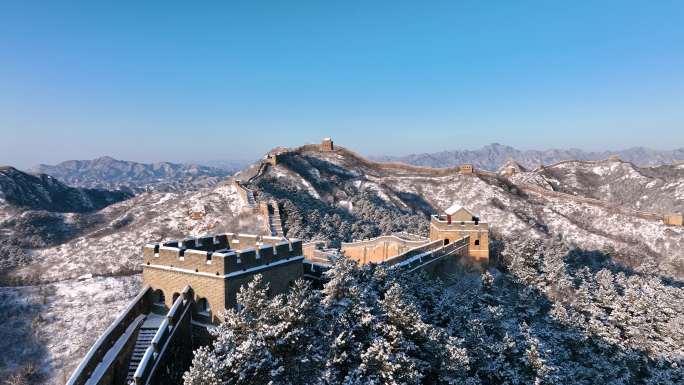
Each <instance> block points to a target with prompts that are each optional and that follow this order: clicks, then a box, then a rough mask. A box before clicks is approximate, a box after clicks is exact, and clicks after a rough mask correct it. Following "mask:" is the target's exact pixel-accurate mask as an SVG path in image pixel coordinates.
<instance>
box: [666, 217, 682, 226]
mask: <svg viewBox="0 0 684 385" xmlns="http://www.w3.org/2000/svg"><path fill="white" fill-rule="evenodd" d="M663 222H664V223H665V224H666V225H670V226H682V214H667V215H665V216H664V217H663Z"/></svg>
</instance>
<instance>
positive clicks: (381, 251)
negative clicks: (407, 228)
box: [341, 235, 429, 264]
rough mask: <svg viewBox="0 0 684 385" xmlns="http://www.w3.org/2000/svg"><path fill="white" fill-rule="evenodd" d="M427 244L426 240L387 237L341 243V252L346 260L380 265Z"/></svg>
mask: <svg viewBox="0 0 684 385" xmlns="http://www.w3.org/2000/svg"><path fill="white" fill-rule="evenodd" d="M427 243H429V241H428V240H422V241H414V240H405V239H401V238H399V237H397V236H393V235H388V236H382V237H377V238H373V239H369V240H366V241H356V242H351V243H342V248H341V251H342V254H344V255H345V256H346V257H347V258H350V259H353V260H355V261H357V262H359V263H361V264H366V263H380V262H383V261H386V260H388V259H390V258H392V257H395V256H397V255H399V254H402V253H404V252H406V251H408V250H410V249H413V248H416V247H419V246H423V245H425V244H427Z"/></svg>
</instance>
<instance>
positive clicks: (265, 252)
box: [257, 244, 277, 265]
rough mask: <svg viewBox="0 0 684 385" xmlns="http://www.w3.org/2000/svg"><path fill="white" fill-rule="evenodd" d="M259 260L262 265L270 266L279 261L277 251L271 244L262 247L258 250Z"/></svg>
mask: <svg viewBox="0 0 684 385" xmlns="http://www.w3.org/2000/svg"><path fill="white" fill-rule="evenodd" d="M257 258H258V259H259V262H260V263H261V264H262V265H268V264H269V263H271V262H273V261H274V260H276V259H277V257H276V249H275V248H274V247H273V245H270V244H265V245H261V246H259V248H258V249H257Z"/></svg>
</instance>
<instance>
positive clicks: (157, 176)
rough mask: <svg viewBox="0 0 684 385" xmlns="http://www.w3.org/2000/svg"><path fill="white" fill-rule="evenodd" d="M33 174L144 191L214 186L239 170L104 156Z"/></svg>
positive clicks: (79, 183)
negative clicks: (145, 161) (144, 161)
mask: <svg viewBox="0 0 684 385" xmlns="http://www.w3.org/2000/svg"><path fill="white" fill-rule="evenodd" d="M31 171H32V172H36V173H43V174H48V175H51V176H53V177H55V178H57V179H59V180H62V181H64V182H65V183H67V184H69V185H72V186H77V187H87V188H104V189H109V190H113V189H117V190H119V189H125V190H130V191H133V192H140V191H144V190H147V189H154V190H160V191H170V190H174V189H197V188H200V187H210V186H214V185H216V184H217V183H219V182H220V181H221V180H222V179H224V178H226V177H228V176H230V175H231V174H232V173H233V172H234V171H235V170H231V169H228V168H218V167H211V166H203V165H199V164H184V163H172V162H155V163H140V162H134V161H127V160H119V159H115V158H113V157H111V156H101V157H99V158H95V159H90V160H67V161H64V162H60V163H58V164H56V165H45V164H41V165H38V166H36V167H34V168H33V169H32V170H31Z"/></svg>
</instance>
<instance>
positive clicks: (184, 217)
mask: <svg viewBox="0 0 684 385" xmlns="http://www.w3.org/2000/svg"><path fill="white" fill-rule="evenodd" d="M243 207H244V204H243V203H242V202H241V200H240V197H239V195H238V193H237V190H236V187H235V186H233V185H220V186H218V187H216V188H213V189H204V190H200V191H195V192H176V193H147V194H142V195H139V196H136V197H134V198H132V199H130V200H128V201H124V202H121V203H118V204H116V205H112V206H110V207H108V208H106V209H104V210H102V211H101V213H102V214H103V215H104V216H105V217H107V218H111V220H110V221H109V222H108V223H107V225H106V226H104V227H102V228H98V229H97V230H95V231H91V232H88V233H87V234H85V235H83V236H80V237H78V238H75V239H72V240H71V241H69V242H66V243H64V244H61V245H58V246H54V247H50V248H46V249H40V250H34V251H33V253H32V254H33V256H34V261H35V263H34V264H32V265H31V266H29V267H26V268H24V269H22V270H19V272H18V274H19V275H21V276H25V277H29V276H30V277H34V279H35V278H36V276H37V278H38V279H40V280H41V281H43V282H54V281H60V280H64V279H71V278H75V277H78V276H80V275H82V274H85V273H91V274H93V275H102V274H119V273H130V272H131V271H135V270H139V263H140V261H141V257H140V255H141V249H142V246H143V245H144V244H145V243H148V242H157V241H161V240H164V239H176V238H182V237H185V236H199V235H204V234H207V233H215V232H222V231H238V232H252V233H258V232H259V228H260V224H259V223H258V221H255V218H253V215H252V214H251V213H242V212H241V210H242V208H243Z"/></svg>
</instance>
